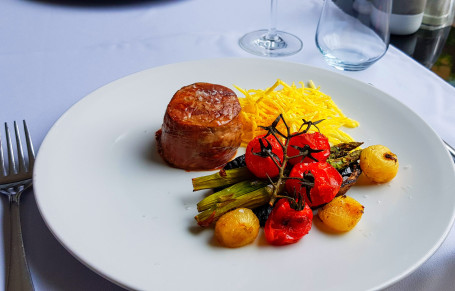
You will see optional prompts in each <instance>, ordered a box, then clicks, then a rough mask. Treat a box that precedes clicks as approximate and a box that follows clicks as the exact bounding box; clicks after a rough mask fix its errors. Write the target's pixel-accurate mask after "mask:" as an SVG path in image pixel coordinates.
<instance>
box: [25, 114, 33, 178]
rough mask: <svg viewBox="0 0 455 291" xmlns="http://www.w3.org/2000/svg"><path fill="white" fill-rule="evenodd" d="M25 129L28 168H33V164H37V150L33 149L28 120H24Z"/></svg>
mask: <svg viewBox="0 0 455 291" xmlns="http://www.w3.org/2000/svg"><path fill="white" fill-rule="evenodd" d="M23 123H24V131H25V141H26V143H27V154H28V170H29V171H31V170H33V165H34V164H35V150H34V149H33V143H32V138H31V136H30V132H29V131H28V127H27V122H25V120H23Z"/></svg>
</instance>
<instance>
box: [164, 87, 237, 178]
mask: <svg viewBox="0 0 455 291" xmlns="http://www.w3.org/2000/svg"><path fill="white" fill-rule="evenodd" d="M240 110H241V106H240V103H239V101H238V99H237V96H236V94H235V93H234V91H232V90H231V89H229V88H226V87H224V86H221V85H215V84H210V83H195V84H192V85H188V86H185V87H183V88H182V89H180V90H178V91H177V92H176V93H175V94H174V96H173V97H172V99H171V101H170V102H169V104H168V106H167V110H166V113H165V115H164V121H163V125H162V127H161V132H160V131H158V132H157V135H156V136H157V141H158V150H159V152H160V154H161V156H162V157H163V159H164V160H165V161H167V162H168V163H169V164H170V165H172V166H174V167H177V168H182V169H185V170H212V169H216V168H219V167H221V166H223V165H224V164H225V163H227V162H228V161H229V160H231V159H232V158H233V157H234V155H235V154H236V152H237V149H238V147H239V146H240V143H241V134H242V124H241V123H240Z"/></svg>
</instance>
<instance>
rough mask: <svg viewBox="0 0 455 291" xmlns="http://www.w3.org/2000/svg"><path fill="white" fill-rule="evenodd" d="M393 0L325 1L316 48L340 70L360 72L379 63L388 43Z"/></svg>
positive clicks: (317, 32) (317, 33) (329, 62)
mask: <svg viewBox="0 0 455 291" xmlns="http://www.w3.org/2000/svg"><path fill="white" fill-rule="evenodd" d="M391 10H392V0H324V4H323V8H322V12H321V16H320V18H319V22H318V26H317V30H316V46H317V47H318V48H319V50H320V51H321V53H322V54H323V56H324V59H325V61H326V62H327V63H328V64H329V65H331V66H333V67H335V68H337V69H340V70H345V71H360V70H364V69H366V68H368V67H369V66H371V65H372V64H373V63H375V62H376V61H377V60H379V59H380V58H381V57H382V56H383V55H384V54H385V53H386V51H387V49H388V46H389V40H390V30H389V23H390V14H391Z"/></svg>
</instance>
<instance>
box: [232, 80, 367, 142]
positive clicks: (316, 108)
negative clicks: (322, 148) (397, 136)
mask: <svg viewBox="0 0 455 291" xmlns="http://www.w3.org/2000/svg"><path fill="white" fill-rule="evenodd" d="M308 83H309V84H308V87H305V84H304V83H303V82H299V84H300V85H301V87H297V86H296V85H295V84H294V83H293V84H292V85H288V84H286V83H285V82H283V81H281V80H279V79H278V80H277V82H276V83H275V84H274V85H273V86H272V87H270V88H268V89H266V90H260V89H258V90H254V89H251V90H244V89H241V88H239V87H237V86H236V88H237V90H239V91H240V92H241V93H242V94H243V95H244V96H245V97H244V98H239V102H240V105H241V106H242V111H241V117H240V118H241V121H242V123H243V134H242V144H243V145H246V144H247V143H248V142H249V141H250V140H251V139H253V138H254V137H255V136H258V135H261V134H265V133H266V131H265V130H263V129H262V128H260V127H259V126H269V125H271V124H272V122H273V121H274V120H275V119H276V118H277V117H278V115H279V114H280V113H281V114H283V116H284V119H285V121H286V123H287V125H288V126H289V127H290V128H291V133H293V132H296V131H298V130H299V129H300V126H301V125H302V123H303V121H302V119H305V120H306V121H313V122H315V121H318V120H321V119H324V121H323V122H321V123H319V124H318V125H317V127H318V128H319V129H320V131H321V133H323V134H324V135H325V136H327V138H328V139H329V142H330V143H331V144H332V145H334V144H338V143H340V142H350V141H353V138H352V137H351V136H349V135H348V134H347V133H345V132H344V131H342V130H341V129H340V128H341V127H343V126H344V127H349V128H354V127H357V126H358V125H359V123H358V122H357V121H355V120H353V119H350V118H348V117H346V116H345V115H344V114H343V112H341V110H340V109H339V108H338V107H337V105H336V104H335V102H333V100H332V99H331V98H330V96H328V95H326V94H324V93H322V92H321V91H320V90H319V89H320V88H319V87H316V86H315V85H314V83H313V82H312V81H309V82H308ZM280 85H281V87H282V88H281V89H280V88H278V87H279V86H280ZM277 128H278V130H280V131H281V132H282V133H286V128H285V126H284V124H283V123H282V122H280V124H279V125H278V127H277ZM314 131H317V129H316V128H314V127H312V128H311V129H310V131H309V132H314Z"/></svg>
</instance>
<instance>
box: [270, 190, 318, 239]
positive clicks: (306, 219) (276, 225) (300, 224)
mask: <svg viewBox="0 0 455 291" xmlns="http://www.w3.org/2000/svg"><path fill="white" fill-rule="evenodd" d="M312 221H313V212H312V210H311V209H310V207H309V206H308V204H305V205H304V206H303V209H302V210H295V209H293V208H292V207H291V206H290V204H289V201H288V199H287V198H282V199H280V200H278V201H277V202H276V203H275V206H274V207H273V210H272V212H271V213H270V215H269V218H268V219H267V221H266V223H265V226H264V233H265V238H266V239H267V241H268V242H269V243H271V244H273V245H287V244H293V243H296V242H297V241H299V240H300V239H301V238H302V237H303V236H304V235H306V234H307V233H308V232H309V231H310V229H311V225H312Z"/></svg>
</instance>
